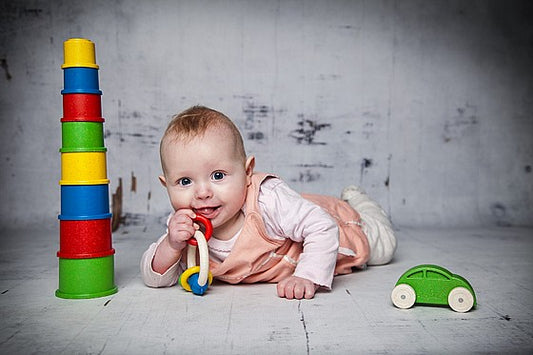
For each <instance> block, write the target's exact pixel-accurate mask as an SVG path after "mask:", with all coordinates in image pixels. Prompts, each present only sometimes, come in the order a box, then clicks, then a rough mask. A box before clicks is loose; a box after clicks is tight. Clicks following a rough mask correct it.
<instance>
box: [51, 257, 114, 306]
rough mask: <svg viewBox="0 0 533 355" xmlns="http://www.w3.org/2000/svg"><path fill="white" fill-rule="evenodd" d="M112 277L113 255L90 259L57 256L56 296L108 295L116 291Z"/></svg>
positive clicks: (95, 296)
mask: <svg viewBox="0 0 533 355" xmlns="http://www.w3.org/2000/svg"><path fill="white" fill-rule="evenodd" d="M114 279H115V277H114V259H113V255H109V256H105V257H103V258H90V259H63V258H59V289H58V290H57V291H56V296H57V297H59V298H68V299H84V298H97V297H104V296H109V295H112V294H114V293H116V292H117V291H118V289H117V286H115V280H114Z"/></svg>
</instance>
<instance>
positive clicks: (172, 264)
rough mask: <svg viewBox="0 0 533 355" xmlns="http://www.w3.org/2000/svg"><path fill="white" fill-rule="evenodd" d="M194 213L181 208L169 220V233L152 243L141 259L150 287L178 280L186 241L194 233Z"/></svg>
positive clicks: (145, 278) (163, 285) (144, 277)
mask: <svg viewBox="0 0 533 355" xmlns="http://www.w3.org/2000/svg"><path fill="white" fill-rule="evenodd" d="M192 218H194V213H193V212H192V211H190V210H180V211H178V212H176V213H174V214H172V215H171V216H170V217H169V219H168V221H167V225H168V229H167V233H166V234H165V235H163V236H162V237H161V238H159V240H158V241H157V242H156V243H153V244H152V245H150V247H149V248H148V250H146V251H145V252H144V254H143V257H142V259H141V275H142V278H143V281H144V283H145V284H146V285H147V286H150V287H165V286H172V285H174V284H175V283H176V282H177V281H178V277H179V274H180V273H181V271H182V270H181V268H180V265H179V263H178V261H179V260H180V259H181V255H182V253H183V250H184V249H185V247H186V246H187V244H186V241H187V240H188V239H189V238H190V236H192V235H193V234H194V231H195V230H196V226H195V225H194V224H193V222H192Z"/></svg>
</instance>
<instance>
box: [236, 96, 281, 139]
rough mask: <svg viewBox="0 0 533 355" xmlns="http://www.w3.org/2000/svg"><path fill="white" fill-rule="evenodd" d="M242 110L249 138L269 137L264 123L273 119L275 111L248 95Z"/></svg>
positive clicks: (246, 135) (247, 137)
mask: <svg viewBox="0 0 533 355" xmlns="http://www.w3.org/2000/svg"><path fill="white" fill-rule="evenodd" d="M242 112H243V114H244V117H245V121H244V130H245V131H246V134H245V137H246V139H248V140H253V141H259V142H261V141H263V140H265V139H266V138H267V135H266V134H265V132H264V128H265V126H264V124H265V123H267V121H270V120H273V115H274V111H273V109H272V108H271V107H270V106H267V105H262V104H257V103H255V102H253V101H252V97H251V96H246V101H245V103H244V107H243V109H242Z"/></svg>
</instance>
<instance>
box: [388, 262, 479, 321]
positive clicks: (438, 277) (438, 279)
mask: <svg viewBox="0 0 533 355" xmlns="http://www.w3.org/2000/svg"><path fill="white" fill-rule="evenodd" d="M391 299H392V303H393V304H394V305H395V306H396V307H398V308H403V309H406V308H411V307H412V306H413V305H414V304H415V303H417V304H426V305H443V306H447V305H449V306H450V308H451V309H453V310H454V311H456V312H468V311H469V310H470V309H472V307H474V306H475V305H476V294H475V292H474V289H473V288H472V286H471V285H470V283H469V282H468V281H467V280H466V279H465V278H464V277H461V276H459V275H455V274H452V273H451V272H449V271H448V270H446V269H445V268H443V267H441V266H437V265H430V264H425V265H418V266H415V267H413V268H411V269H409V270H407V271H406V272H404V273H403V275H402V276H401V277H400V279H399V280H398V282H397V283H396V286H395V287H394V289H393V290H392V293H391Z"/></svg>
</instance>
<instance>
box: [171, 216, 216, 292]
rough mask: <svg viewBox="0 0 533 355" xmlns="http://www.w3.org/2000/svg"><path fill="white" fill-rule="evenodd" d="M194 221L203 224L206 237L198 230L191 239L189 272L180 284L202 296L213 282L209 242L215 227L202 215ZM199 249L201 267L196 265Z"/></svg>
mask: <svg viewBox="0 0 533 355" xmlns="http://www.w3.org/2000/svg"><path fill="white" fill-rule="evenodd" d="M193 220H194V221H195V222H197V223H201V224H203V226H204V228H205V235H204V233H202V231H200V230H197V231H196V232H195V233H194V236H193V237H192V238H191V239H189V241H188V243H189V245H188V246H187V270H185V271H184V272H183V273H182V274H181V275H180V277H179V279H178V283H179V284H180V285H181V287H183V288H184V289H185V290H186V291H189V292H192V293H194V294H195V295H199V296H201V295H203V294H204V293H205V291H206V290H207V288H208V287H209V285H210V284H211V282H212V281H213V275H212V274H211V272H210V271H209V250H208V249H207V241H208V240H209V239H210V238H211V235H212V234H213V226H212V225H211V221H209V219H207V218H206V217H204V216H202V215H196V218H194V219H193ZM197 249H198V252H199V255H200V265H199V266H197V265H196V250H197Z"/></svg>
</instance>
